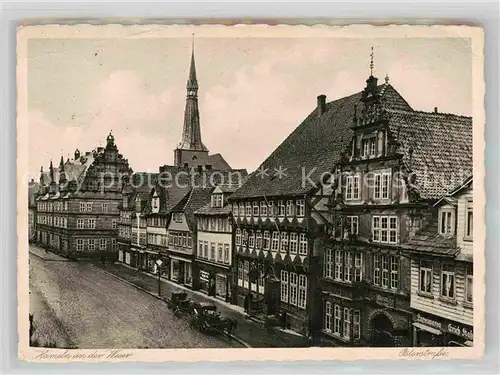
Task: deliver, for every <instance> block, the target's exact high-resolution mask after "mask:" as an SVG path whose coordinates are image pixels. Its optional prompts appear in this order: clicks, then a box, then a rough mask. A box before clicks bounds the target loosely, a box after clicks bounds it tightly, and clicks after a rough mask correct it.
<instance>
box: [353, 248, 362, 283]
mask: <svg viewBox="0 0 500 375" xmlns="http://www.w3.org/2000/svg"><path fill="white" fill-rule="evenodd" d="M362 279H363V254H362V253H355V254H354V281H361V280H362Z"/></svg>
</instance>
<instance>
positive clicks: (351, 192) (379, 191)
mask: <svg viewBox="0 0 500 375" xmlns="http://www.w3.org/2000/svg"><path fill="white" fill-rule="evenodd" d="M365 178H366V185H367V186H368V187H370V188H371V198H373V199H376V200H380V199H389V198H390V194H391V193H390V191H391V173H389V172H384V173H369V174H367V175H366V176H365ZM360 181H361V178H360V176H359V175H349V176H347V177H346V187H345V199H346V200H348V201H351V200H360V199H361V185H360ZM399 187H400V188H401V196H400V200H406V199H407V190H406V187H405V185H404V182H403V181H400V183H399Z"/></svg>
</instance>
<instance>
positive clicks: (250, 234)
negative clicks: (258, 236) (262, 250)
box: [248, 230, 255, 249]
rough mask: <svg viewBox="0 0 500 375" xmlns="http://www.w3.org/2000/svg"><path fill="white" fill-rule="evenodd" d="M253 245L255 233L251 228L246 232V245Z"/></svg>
mask: <svg viewBox="0 0 500 375" xmlns="http://www.w3.org/2000/svg"><path fill="white" fill-rule="evenodd" d="M254 245H255V234H254V232H253V231H252V230H251V231H249V232H248V247H249V248H251V249H253V247H254Z"/></svg>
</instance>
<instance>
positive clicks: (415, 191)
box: [319, 75, 472, 346]
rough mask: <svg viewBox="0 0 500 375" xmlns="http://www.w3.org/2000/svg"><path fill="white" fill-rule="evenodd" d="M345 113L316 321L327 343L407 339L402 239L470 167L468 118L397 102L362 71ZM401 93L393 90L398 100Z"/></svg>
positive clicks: (408, 342)
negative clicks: (344, 143)
mask: <svg viewBox="0 0 500 375" xmlns="http://www.w3.org/2000/svg"><path fill="white" fill-rule="evenodd" d="M366 82H367V85H366V88H365V89H364V91H363V92H362V93H360V94H358V95H357V96H356V99H357V100H356V101H357V103H353V104H354V105H353V107H352V109H351V113H350V115H349V116H348V118H350V120H348V121H347V123H348V124H350V125H348V126H349V131H350V133H351V135H350V136H349V145H348V147H346V148H345V150H344V153H345V154H344V157H343V158H342V161H341V162H340V163H338V164H337V165H336V171H335V180H336V186H335V188H334V191H333V194H332V195H331V197H330V202H329V204H328V207H329V209H330V219H329V221H330V223H331V225H330V226H329V231H328V233H327V237H328V238H327V240H326V242H325V249H324V252H323V253H322V265H323V266H322V273H321V277H320V288H321V295H322V303H321V305H322V312H323V313H322V315H323V316H322V318H321V320H322V322H323V323H322V328H321V330H320V332H319V337H320V339H321V340H322V341H326V342H329V344H331V345H341V346H345V345H360V346H408V345H411V337H412V312H411V309H410V291H411V288H412V285H411V280H410V256H409V254H408V253H407V252H406V251H405V250H404V249H403V247H402V244H403V243H405V242H406V241H407V240H408V239H409V238H410V237H411V236H413V235H414V234H415V233H416V232H417V231H418V230H419V229H421V228H422V227H423V226H424V225H425V224H426V223H427V222H428V221H429V220H430V217H431V214H432V205H433V204H434V203H435V202H436V200H437V199H439V197H440V196H441V195H442V194H443V193H444V192H446V189H447V188H448V187H449V186H453V185H454V184H456V182H457V181H461V180H463V178H464V177H463V176H465V175H467V174H468V173H470V171H471V168H472V152H471V150H472V120H471V118H470V117H463V116H457V115H451V114H442V113H438V112H437V110H436V111H435V112H434V113H426V112H420V111H414V110H412V109H411V108H410V107H409V106H408V105H400V106H399V108H398V107H395V106H394V104H392V103H391V102H390V100H387V97H386V93H387V92H388V90H390V91H393V89H392V87H391V85H389V83H388V79H387V78H386V82H385V84H383V85H378V84H377V78H375V77H374V76H372V75H371V76H370V77H369V78H368V80H367V81H366ZM402 101H403V100H402V99H400V102H402Z"/></svg>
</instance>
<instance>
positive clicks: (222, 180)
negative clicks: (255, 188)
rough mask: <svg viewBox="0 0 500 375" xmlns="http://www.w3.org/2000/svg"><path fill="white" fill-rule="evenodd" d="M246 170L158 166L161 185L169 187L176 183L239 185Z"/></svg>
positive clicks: (244, 177)
mask: <svg viewBox="0 0 500 375" xmlns="http://www.w3.org/2000/svg"><path fill="white" fill-rule="evenodd" d="M247 177H248V172H247V170H246V169H231V170H220V169H214V168H212V169H208V170H207V169H204V170H202V171H198V170H197V168H183V167H178V166H174V165H164V166H161V167H160V173H159V180H160V181H162V182H161V183H162V185H163V186H165V187H167V188H169V187H170V186H172V185H174V184H176V185H177V186H178V187H186V186H187V187H191V186H195V187H215V186H217V185H220V184H224V185H227V184H228V183H230V184H232V185H235V186H241V185H242V184H243V183H244V181H245V180H246V178H247Z"/></svg>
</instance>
